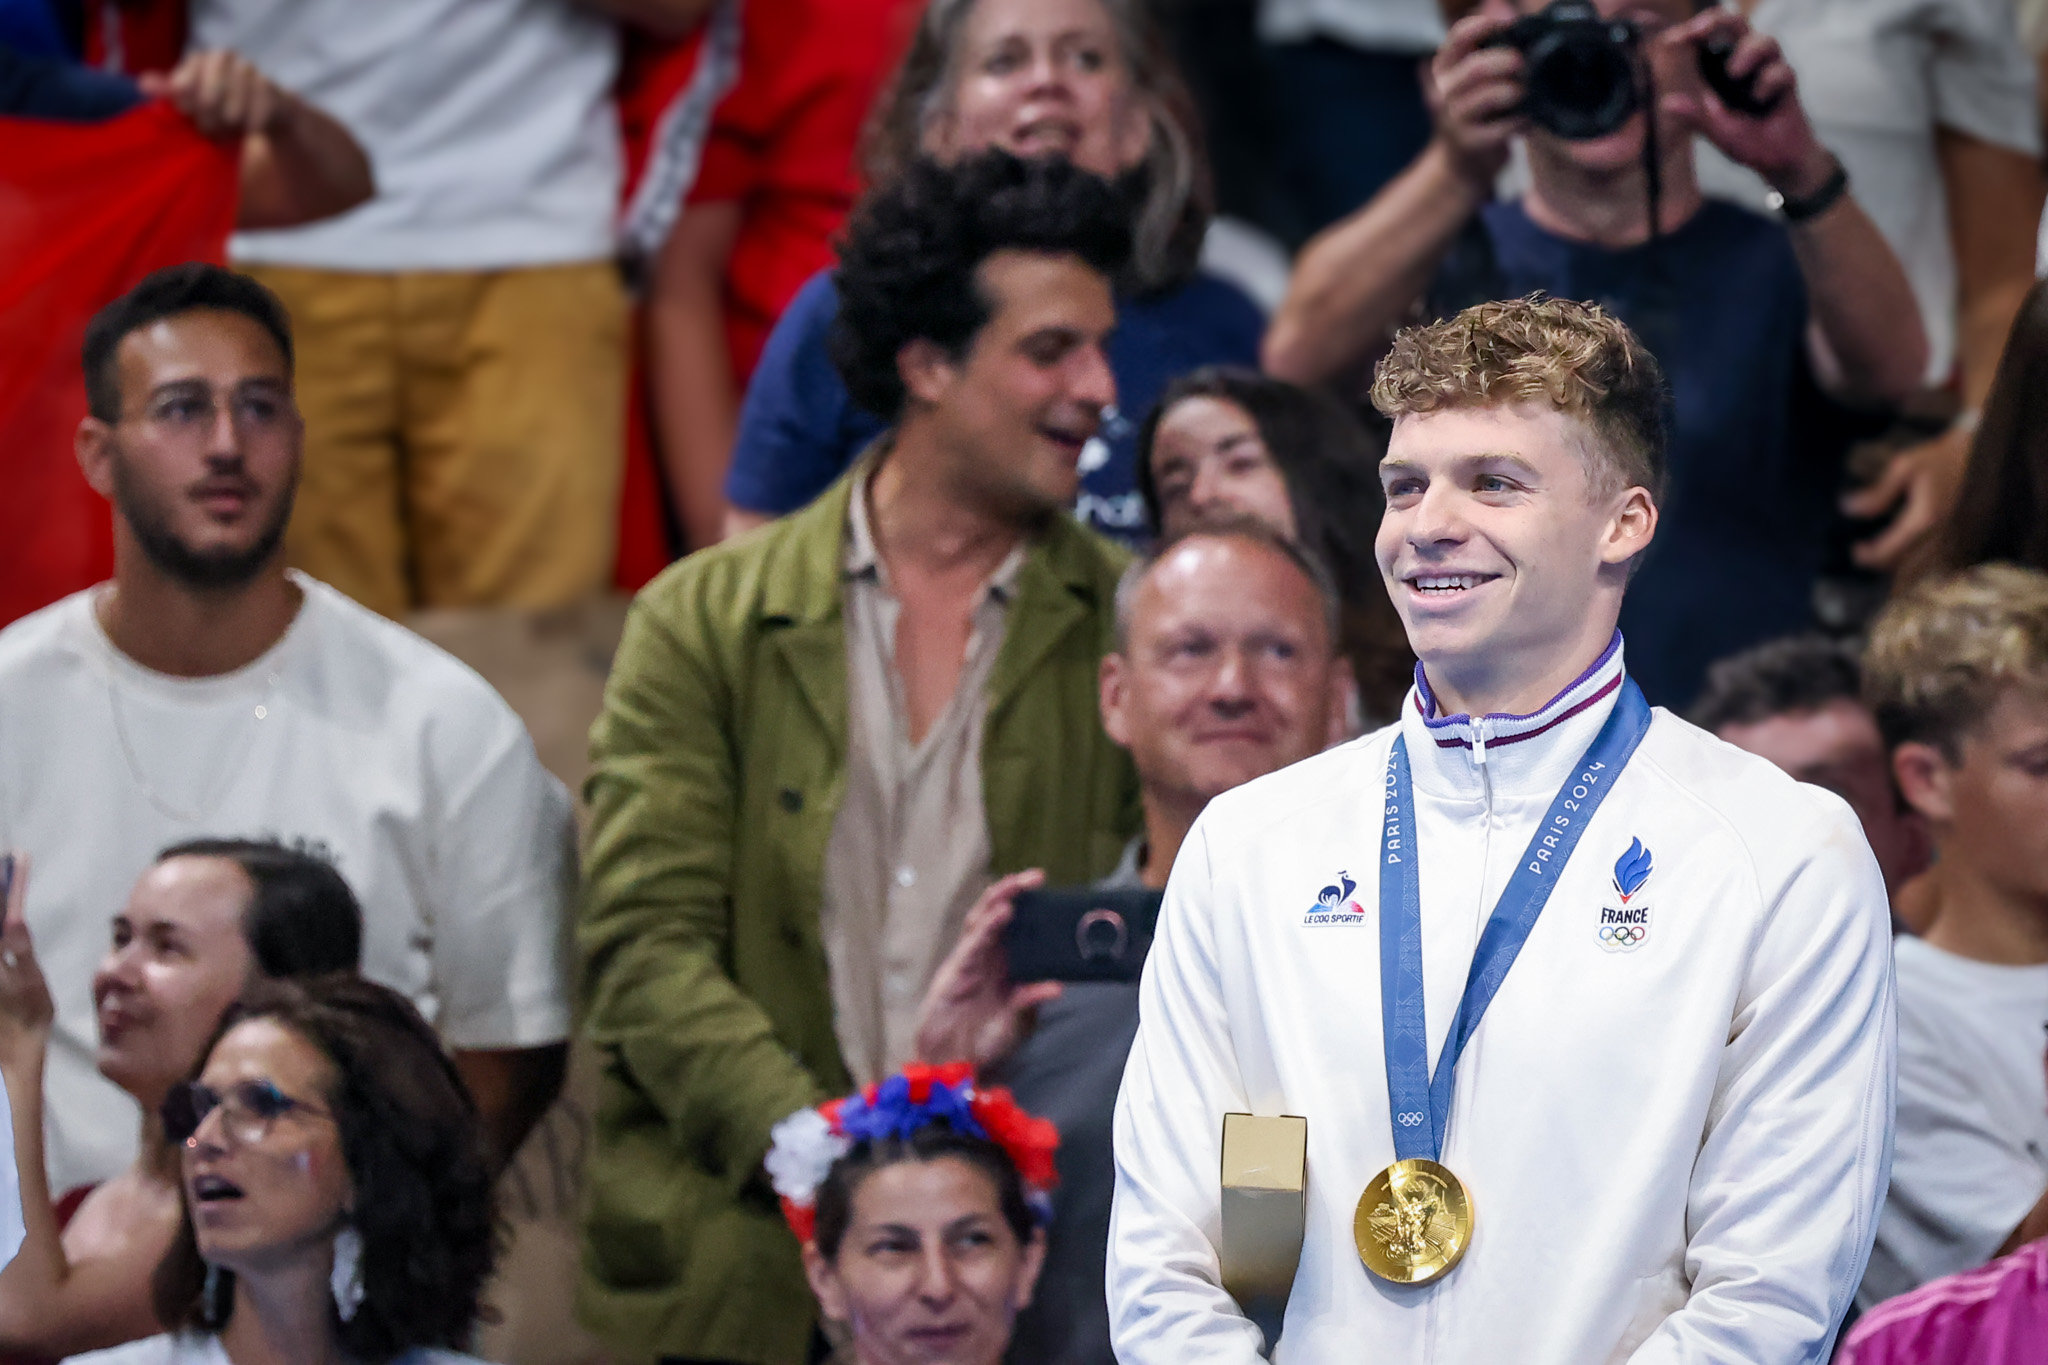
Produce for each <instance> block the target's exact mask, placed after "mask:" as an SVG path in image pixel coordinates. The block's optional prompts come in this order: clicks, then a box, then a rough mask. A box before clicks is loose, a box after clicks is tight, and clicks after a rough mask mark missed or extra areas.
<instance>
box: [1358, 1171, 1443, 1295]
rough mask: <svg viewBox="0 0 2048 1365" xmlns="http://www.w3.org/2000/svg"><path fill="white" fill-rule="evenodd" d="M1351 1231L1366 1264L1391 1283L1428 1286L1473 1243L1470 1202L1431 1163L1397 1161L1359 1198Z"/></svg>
mask: <svg viewBox="0 0 2048 1365" xmlns="http://www.w3.org/2000/svg"><path fill="white" fill-rule="evenodd" d="M1351 1235H1352V1237H1353V1238H1354V1239H1355V1240H1356V1241H1357V1243H1358V1259H1359V1260H1361V1261H1363V1262H1365V1268H1366V1269H1367V1270H1370V1271H1371V1272H1372V1273H1373V1274H1375V1275H1377V1276H1379V1277H1380V1278H1381V1279H1383V1280H1392V1281H1393V1282H1394V1283H1395V1284H1428V1283H1429V1282H1430V1281H1431V1280H1434V1279H1436V1278H1437V1277H1438V1276H1440V1275H1443V1274H1445V1273H1447V1272H1448V1271H1449V1270H1450V1268H1451V1267H1452V1266H1454V1265H1456V1264H1457V1263H1458V1258H1459V1257H1461V1256H1463V1255H1464V1254H1465V1248H1466V1247H1467V1246H1469V1245H1471V1242H1472V1201H1471V1199H1469V1198H1468V1197H1467V1196H1466V1194H1465V1187H1464V1185H1462V1184H1460V1183H1459V1181H1458V1177H1456V1176H1454V1175H1452V1174H1451V1173H1450V1172H1449V1171H1447V1170H1445V1169H1444V1168H1443V1167H1442V1166H1439V1165H1437V1164H1436V1163H1435V1162H1434V1161H1429V1160H1426V1159H1425V1158H1422V1157H1412V1158H1410V1159H1409V1160H1406V1161H1397V1162H1395V1163H1394V1164H1393V1165H1391V1166H1389V1167H1387V1169H1385V1170H1384V1171H1381V1172H1380V1173H1379V1174H1378V1175H1376V1176H1374V1177H1373V1178H1372V1183H1371V1184H1369V1185H1367V1186H1366V1187H1365V1193H1364V1194H1362V1195H1360V1196H1358V1214H1357V1216H1356V1217H1355V1218H1353V1219H1352V1223H1351Z"/></svg>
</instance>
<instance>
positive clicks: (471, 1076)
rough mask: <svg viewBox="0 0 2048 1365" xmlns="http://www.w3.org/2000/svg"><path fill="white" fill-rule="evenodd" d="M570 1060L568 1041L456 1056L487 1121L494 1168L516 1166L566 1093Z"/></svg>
mask: <svg viewBox="0 0 2048 1365" xmlns="http://www.w3.org/2000/svg"><path fill="white" fill-rule="evenodd" d="M568 1060H569V1045H568V1044H567V1043H549V1044H547V1045H546V1046H543V1047H529V1048H506V1049H502V1050H498V1049H493V1050H489V1051H473V1050H462V1051H457V1052H456V1053H455V1070H456V1071H457V1072H458V1073H459V1074H460V1075H461V1077H462V1082H463V1084H464V1085H466V1086H468V1087H469V1094H470V1098H471V1099H473V1100H475V1101H476V1108H477V1116H478V1117H479V1118H480V1119H481V1120H482V1121H483V1128H484V1141H485V1142H486V1143H487V1144H488V1146H489V1148H490V1158H491V1165H492V1168H493V1169H495V1170H503V1169H504V1168H505V1167H507V1166H509V1165H511V1164H512V1158H513V1157H515V1156H517V1155H518V1153H519V1148H520V1145H521V1144H522V1143H524V1142H525V1141H526V1135H527V1134H528V1133H530V1132H532V1131H533V1128H534V1125H535V1124H537V1123H539V1122H540V1120H541V1116H542V1115H543V1114H545V1113H547V1111H548V1106H549V1105H551V1104H553V1103H554V1102H555V1097H556V1096H557V1095H559V1094H561V1093H562V1076H563V1074H564V1072H565V1071H566V1070H567V1069H568Z"/></svg>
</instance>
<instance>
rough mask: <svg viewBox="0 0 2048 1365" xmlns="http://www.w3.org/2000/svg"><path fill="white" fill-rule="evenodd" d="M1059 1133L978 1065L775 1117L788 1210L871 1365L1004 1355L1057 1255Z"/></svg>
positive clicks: (830, 1313)
mask: <svg viewBox="0 0 2048 1365" xmlns="http://www.w3.org/2000/svg"><path fill="white" fill-rule="evenodd" d="M1059 1141H1060V1135H1059V1131H1058V1130H1057V1129H1056V1128H1055V1127H1054V1126H1053V1125H1052V1124H1051V1123H1048V1122H1047V1121H1046V1120H1044V1119H1039V1118H1033V1117H1032V1116H1031V1115H1029V1114H1027V1113H1025V1112H1023V1111H1022V1110H1021V1109H1019V1108H1018V1107H1017V1105H1016V1103H1015V1101H1013V1100H1012V1099H1011V1098H1010V1096H1009V1095H1008V1094H1007V1093H1006V1092H1004V1091H1002V1090H999V1089H998V1090H987V1089H983V1088H982V1087H981V1086H979V1085H977V1084H976V1083H975V1081H974V1077H973V1074H972V1072H971V1071H970V1069H969V1068H968V1067H966V1066H965V1065H950V1066H939V1067H932V1066H918V1065H914V1064H913V1065H911V1066H909V1067H906V1068H905V1069H904V1072H903V1074H902V1075H900V1076H892V1077H890V1078H889V1079H888V1080H886V1081H883V1082H881V1083H880V1084H877V1085H872V1086H869V1087H868V1088H867V1089H866V1090H865V1091H863V1092H861V1093H859V1094H855V1095H848V1096H847V1097H846V1098H845V1099H844V1100H842V1101H838V1102H837V1103H835V1104H833V1105H831V1106H829V1107H827V1108H821V1109H805V1110H801V1111H799V1112H798V1113H796V1114H793V1115H791V1116H790V1117H789V1118H788V1119H786V1120H784V1121H783V1122H782V1123H780V1124H778V1125H776V1129H775V1146H774V1148H773V1149H772V1150H771V1151H770V1153H769V1155H768V1163H767V1164H768V1168H769V1170H770V1171H772V1172H773V1173H774V1176H775V1188H776V1192H777V1193H778V1194H779V1195H780V1196H781V1197H782V1201H783V1202H782V1207H783V1213H784V1216H785V1217H787V1218H788V1220H789V1225H790V1230H791V1231H793V1232H795V1233H796V1235H797V1239H798V1240H799V1241H801V1242H802V1243H803V1247H804V1271H805V1273H806V1275H807V1276H808V1277H809V1279H810V1282H811V1288H812V1290H813V1291H814V1292H815V1293H816V1294H817V1296H818V1302H819V1304H820V1306H821V1307H823V1309H824V1310H825V1314H826V1316H827V1317H829V1318H831V1319H832V1320H833V1321H835V1322H837V1323H840V1324H842V1325H843V1326H844V1328H845V1331H846V1335H847V1336H848V1338H849V1339H850V1340H849V1345H850V1346H851V1353H850V1358H851V1359H852V1360H853V1361H855V1362H857V1365H896V1362H901V1361H911V1360H945V1361H947V1362H948V1363H949V1365H997V1362H998V1361H1001V1360H1002V1359H1004V1352H1005V1350H1006V1348H1007V1347H1008V1346H1009V1344H1010V1327H1011V1323H1012V1322H1013V1320H1014V1319H1015V1318H1016V1316H1017V1313H1018V1310H1020V1309H1022V1308H1023V1307H1025V1306H1026V1305H1027V1304H1029V1303H1030V1302H1031V1301H1032V1295H1033V1290H1034V1289H1035V1287H1036V1285H1037V1282H1038V1272H1039V1267H1040V1266H1041V1264H1042V1263H1043V1260H1044V1257H1045V1223H1046V1221H1047V1220H1048V1218H1049V1217H1050V1215H1051V1209H1052V1206H1051V1203H1050V1201H1049V1200H1048V1198H1047V1193H1046V1191H1047V1188H1048V1187H1049V1186H1051V1185H1052V1184H1053V1183H1054V1180H1055V1174H1054V1170H1053V1153H1054V1151H1055V1150H1056V1149H1057V1147H1058V1146H1059ZM1023 1358H1025V1359H1033V1360H1035V1359H1037V1357H1034V1356H1028V1355H1027V1356H1025V1357H1023Z"/></svg>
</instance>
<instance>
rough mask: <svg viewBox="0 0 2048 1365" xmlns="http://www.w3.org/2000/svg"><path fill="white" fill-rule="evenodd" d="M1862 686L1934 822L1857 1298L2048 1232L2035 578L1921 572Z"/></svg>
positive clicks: (2044, 677)
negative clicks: (1872, 1232) (1884, 1163)
mask: <svg viewBox="0 0 2048 1365" xmlns="http://www.w3.org/2000/svg"><path fill="white" fill-rule="evenodd" d="M1864 687H1865V690H1866V693H1867V695H1868V696H1869V698H1870V702H1871V705H1872V707H1873V708H1874V709H1875V710H1876V712H1877V723H1878V726H1879V728H1880V729H1881V730H1882V731H1883V732H1884V736H1885V740H1886V743H1887V744H1888V746H1889V747H1890V749H1891V758H1892V772H1893V775H1894V776H1895V777H1896V779H1897V781H1898V784H1899V790H1900V791H1901V792H1902V793H1904V795H1905V798H1906V800H1907V802H1909V803H1910V804H1911V805H1912V806H1913V808H1914V809H1915V810H1917V811H1919V812H1920V813H1921V815H1922V816H1924V817H1925V818H1926V820H1927V823H1928V826H1929V828H1930V829H1931V830H1932V832H1933V836H1934V847H1935V852H1936V858H1935V863H1934V866H1933V867H1932V868H1930V869H1929V870H1928V871H1927V872H1926V873H1925V874H1924V875H1923V876H1922V877H1921V878H1920V879H1919V880H1920V882H1921V883H1923V884H1924V889H1925V892H1926V898H1927V899H1928V900H1929V901H1930V902H1931V905H1932V914H1933V922H1932V924H1931V925H1930V926H1929V927H1928V929H1927V930H1926V932H1925V934H1924V935H1923V936H1922V937H1919V938H1911V937H1903V936H1902V937H1901V938H1900V939H1899V941H1898V946H1897V953H1898V980H1899V1123H1898V1137H1897V1155H1896V1156H1895V1158H1894V1159H1893V1162H1892V1180H1891V1190H1890V1193H1889V1194H1887V1195H1886V1197H1885V1204H1884V1215H1883V1217H1882V1218H1881V1219H1880V1220H1879V1222H1878V1228H1877V1246H1876V1248H1875V1249H1874V1250H1873V1251H1872V1252H1871V1256H1870V1268H1869V1270H1868V1272H1867V1273H1866V1274H1865V1275H1864V1277H1863V1288H1862V1290H1861V1291H1860V1293H1859V1294H1858V1296H1857V1297H1858V1301H1859V1303H1861V1304H1862V1305H1863V1306H1864V1307H1869V1306H1870V1305H1872V1304H1875V1303H1877V1302H1879V1301H1880V1300H1883V1299H1887V1298H1891V1297H1892V1296H1894V1295H1897V1294H1903V1293H1905V1292H1906V1291H1907V1290H1909V1289H1913V1288H1915V1287H1917V1286H1919V1285H1922V1284H1925V1283H1927V1282H1928V1281H1929V1280H1933V1279H1936V1278H1939V1277H1940V1276H1943V1275H1949V1274H1953V1273H1954V1272H1956V1271H1960V1270H1968V1269H1971V1268H1973V1267H1975V1266H1980V1265H1983V1264H1984V1263H1985V1262H1987V1261H1989V1260H1991V1259H1992V1258H1993V1257H1995V1256H2002V1255H2004V1254H2005V1253H2007V1252H2009V1251H2012V1250H2013V1249H2014V1248H2016V1247H2018V1246H2019V1245H2020V1244H2021V1243H2023V1242H2029V1241H2032V1240H2033V1239H2034V1238H2036V1237H2041V1236H2048V821H2044V820H2043V819H2042V812H2043V811H2048V575H2043V574H2041V573H2038V572H2035V571H2033V570H2031V569H2022V568H2019V567H2016V566H2014V565H2011V564H1984V565H1979V566H1978V567H1976V568H1974V569H1970V570H1967V571H1965V572H1963V573H1961V574H1958V575H1956V576H1954V577H1952V578H1945V579H1933V580H1928V581H1923V582H1922V583H1920V584H1917V585H1915V586H1914V587H1913V588H1912V589H1910V590H1908V591H1907V592H1905V593H1902V594H1901V595H1900V596H1899V597H1897V598H1896V599H1894V600H1893V602H1892V603H1891V604H1890V605H1889V606H1888V607H1886V608H1885V610H1884V612H1883V614H1882V615H1880V616H1879V617H1878V619H1877V622H1876V624H1875V625H1874V626H1873V627H1872V630H1871V637H1870V649H1869V653H1868V655H1867V657H1866V659H1865V661H1864Z"/></svg>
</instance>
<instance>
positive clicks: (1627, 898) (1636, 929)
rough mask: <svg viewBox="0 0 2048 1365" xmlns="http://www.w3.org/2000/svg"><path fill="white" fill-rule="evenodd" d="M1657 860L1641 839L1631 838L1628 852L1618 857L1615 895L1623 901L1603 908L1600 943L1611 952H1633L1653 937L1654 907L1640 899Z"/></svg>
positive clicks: (1615, 867) (1601, 910)
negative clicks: (1652, 911) (1651, 930)
mask: <svg viewBox="0 0 2048 1365" xmlns="http://www.w3.org/2000/svg"><path fill="white" fill-rule="evenodd" d="M1655 861H1656V860H1655V859H1654V858H1652V857H1651V856H1650V850H1649V849H1648V848H1646V847H1645V846H1644V844H1643V841H1642V840H1641V839H1631V840H1630V841H1629V845H1628V852H1626V853H1624V854H1622V855H1621V856H1620V857H1619V858H1616V859H1615V860H1614V894H1615V895H1617V896H1619V897H1621V904H1620V905H1618V906H1615V905H1606V906H1602V907H1601V908H1600V934H1599V938H1600V946H1601V947H1602V948H1604V949H1606V950H1607V951H1608V952H1610V953H1632V952H1634V951H1635V950H1636V949H1638V948H1640V947H1642V946H1643V944H1644V942H1645V941H1647V940H1648V939H1649V937H1650V906H1649V903H1648V902H1647V901H1638V900H1637V899H1636V897H1637V896H1638V895H1640V894H1641V892H1642V889H1643V883H1645V882H1647V881H1649V880H1650V872H1651V869H1652V868H1653V867H1654V866H1655Z"/></svg>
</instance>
